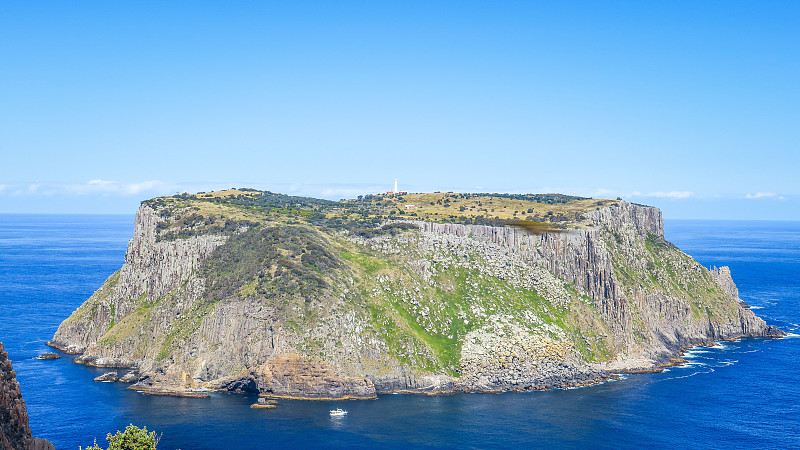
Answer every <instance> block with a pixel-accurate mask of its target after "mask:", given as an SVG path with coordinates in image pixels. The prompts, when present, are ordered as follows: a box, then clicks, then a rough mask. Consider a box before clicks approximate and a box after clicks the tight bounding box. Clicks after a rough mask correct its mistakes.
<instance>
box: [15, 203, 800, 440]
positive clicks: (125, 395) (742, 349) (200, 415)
mask: <svg viewBox="0 0 800 450" xmlns="http://www.w3.org/2000/svg"><path fill="white" fill-rule="evenodd" d="M666 230H667V231H666V234H667V239H669V240H670V241H672V242H674V243H676V244H677V245H678V246H679V247H680V248H681V249H683V250H684V251H685V252H687V253H689V254H690V255H692V256H694V257H695V259H697V260H698V261H700V263H702V264H704V265H706V266H710V265H717V266H721V265H729V266H730V267H731V269H732V271H733V277H734V280H735V281H736V283H737V284H738V286H739V290H740V292H741V297H742V298H743V299H744V300H745V301H746V302H747V303H749V304H750V305H752V306H753V307H754V308H756V309H755V311H756V313H757V314H759V315H761V316H762V317H764V318H765V319H766V320H767V322H768V323H770V324H773V325H777V326H778V327H780V328H782V329H783V330H785V331H787V332H790V333H793V334H795V335H796V333H798V328H799V327H798V323H800V300H799V299H798V293H800V222H740V221H730V222H728V221H667V223H666ZM132 232H133V217H132V216H90V215H79V216H62V215H53V216H48V215H2V214H0V341H2V342H3V343H4V344H5V348H6V351H7V352H8V353H9V354H10V357H11V359H12V360H13V362H14V368H15V369H16V371H17V378H18V380H19V382H20V384H21V386H22V393H23V396H24V398H25V401H26V403H27V405H28V412H29V414H30V422H31V428H32V429H33V432H34V435H36V436H41V437H45V438H47V439H49V440H50V441H51V442H53V443H54V444H55V446H56V448H58V449H77V448H78V446H79V445H80V446H84V447H85V446H87V445H89V444H91V443H92V442H93V439H94V438H97V440H98V443H100V444H105V439H104V436H105V433H107V432H113V431H115V430H117V429H123V428H124V427H125V426H126V425H128V424H129V423H134V424H136V425H138V426H147V428H148V429H149V430H156V431H158V432H159V433H163V437H162V440H161V443H160V445H159V448H161V449H173V448H182V449H184V450H188V449H214V448H231V449H233V448H243V449H244V448H247V449H250V448H253V449H254V448H310V447H336V448H396V447H403V448H409V447H410V448H430V447H433V448H531V447H534V448H540V447H556V448H642V447H649V448H652V447H662V448H667V447H668V448H673V447H678V446H680V447H686V448H725V449H728V448H798V447H800V339H797V337H796V336H794V335H793V336H790V337H787V338H784V339H777V340H764V339H743V340H740V341H738V342H730V343H723V344H721V345H718V346H716V347H714V348H703V349H695V350H693V351H691V352H690V353H689V355H688V358H687V359H688V360H689V363H688V364H686V365H684V366H683V367H676V368H672V369H669V370H668V371H665V372H664V373H658V374H643V375H631V376H628V377H627V378H625V379H623V380H620V381H615V382H610V383H606V384H602V385H599V386H594V387H589V388H582V389H571V390H554V391H546V392H530V393H503V394H460V395H449V396H439V397H423V396H417V395H383V396H381V397H380V398H378V399H377V400H369V401H348V402H301V401H286V402H284V403H285V404H284V405H282V406H280V407H279V408H278V409H274V410H252V409H250V407H249V406H250V404H251V403H253V402H254V401H255V397H254V396H248V395H234V394H215V395H213V396H212V397H211V398H208V399H180V398H169V397H152V396H146V395H142V394H138V393H135V392H130V391H126V390H124V387H125V385H123V384H121V383H96V382H93V381H92V378H93V377H95V376H97V375H98V374H100V373H102V370H100V369H92V368H87V367H84V366H81V365H77V364H72V363H71V358H69V357H66V358H62V359H60V360H56V361H39V360H36V359H34V358H35V357H36V356H37V355H39V354H40V353H42V352H45V351H48V350H50V349H49V348H48V347H47V346H46V345H45V342H46V341H47V340H48V339H49V338H50V337H52V336H53V333H54V332H55V330H56V328H57V327H58V324H59V323H60V322H61V321H62V320H63V319H65V318H66V317H67V316H69V314H70V313H71V312H72V311H73V310H75V308H77V307H78V305H80V304H81V303H82V302H83V301H84V300H85V299H86V298H88V297H89V296H90V295H91V294H92V292H93V291H94V290H95V289H97V288H98V287H99V286H100V284H101V283H102V282H103V280H105V278H106V277H108V276H109V275H110V274H111V273H113V272H114V271H115V270H117V269H118V268H119V267H120V266H121V265H122V262H123V259H124V254H125V248H126V245H127V242H128V239H130V237H131V236H132ZM335 407H342V408H344V409H347V410H348V411H349V412H350V413H349V414H348V415H347V416H345V417H341V418H331V417H330V416H329V415H328V413H327V411H328V410H329V409H331V408H335Z"/></svg>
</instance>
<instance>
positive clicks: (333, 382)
mask: <svg viewBox="0 0 800 450" xmlns="http://www.w3.org/2000/svg"><path fill="white" fill-rule="evenodd" d="M253 381H254V382H255V386H256V387H257V389H258V391H259V392H261V393H265V394H269V395H272V396H275V397H284V398H308V399H319V400H325V399H356V398H362V399H363V398H375V386H374V385H373V384H372V382H371V381H370V380H368V379H366V378H356V377H348V376H343V375H341V374H338V373H336V371H335V370H333V369H332V368H331V367H330V365H329V364H328V363H326V362H324V361H315V360H313V359H310V358H303V357H301V356H299V355H286V356H281V357H277V358H274V359H273V360H270V361H268V362H267V363H266V364H264V365H263V366H262V367H261V369H260V370H258V371H257V372H256V373H254V374H253Z"/></svg>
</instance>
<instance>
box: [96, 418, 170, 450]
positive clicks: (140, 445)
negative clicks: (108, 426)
mask: <svg viewBox="0 0 800 450" xmlns="http://www.w3.org/2000/svg"><path fill="white" fill-rule="evenodd" d="M160 439H161V436H160V435H158V436H156V432H155V431H151V432H149V433H148V432H147V427H143V428H139V427H137V426H135V425H133V424H130V425H128V426H127V427H125V431H124V432H120V431H119V430H117V432H116V434H114V435H112V434H111V433H108V434H107V435H106V441H108V448H107V449H106V450H156V446H157V445H158V441H159V440H160ZM86 450H103V448H102V447H100V446H99V445H97V441H96V440H95V442H94V445H92V446H91V447H86Z"/></svg>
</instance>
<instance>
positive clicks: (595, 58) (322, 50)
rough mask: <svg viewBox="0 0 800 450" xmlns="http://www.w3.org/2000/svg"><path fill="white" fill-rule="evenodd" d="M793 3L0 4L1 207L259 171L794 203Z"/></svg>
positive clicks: (743, 214)
mask: <svg viewBox="0 0 800 450" xmlns="http://www.w3.org/2000/svg"><path fill="white" fill-rule="evenodd" d="M798 23H800V3H798V2H792V1H786V2H752V1H703V2H699V1H683V2H682V1H670V2H639V1H631V2H613V1H608V2H533V1H525V2H511V1H501V2H435V1H424V2H412V1H409V2H374V1H363V2H345V1H342V2H195V1H193V2H128V3H123V2H37V3H35V4H34V3H33V2H17V3H11V2H4V3H1V4H0V152H2V164H1V165H0V212H57V213H66V212H88V213H132V212H133V211H135V209H136V208H137V205H138V203H139V202H140V201H141V200H143V199H146V198H150V197H154V196H158V195H171V194H174V193H176V192H184V191H187V192H197V191H208V190H213V189H221V188H227V187H233V186H236V187H244V186H249V187H255V188H261V189H269V190H273V191H277V192H283V193H291V194H297V195H310V196H315V197H325V198H331V199H339V198H349V197H354V196H356V195H358V194H366V193H372V192H378V191H384V190H387V189H390V188H391V187H392V183H393V180H394V178H398V179H399V180H400V187H401V188H402V189H404V190H408V191H412V192H427V191H437V190H438V191H448V190H452V191H461V192H563V193H567V194H575V195H584V196H591V197H598V198H600V197H603V198H607V197H611V198H614V197H617V196H620V197H622V198H625V199H627V200H630V201H634V202H638V203H646V204H651V205H655V206H658V207H660V208H662V209H663V210H664V214H665V217H666V218H698V219H700V218H709V219H746V218H758V219H794V220H799V219H800V183H798V181H797V172H798V169H800V156H798V149H800V106H798V105H800V83H798V81H799V80H800V27H798V25H797V24H798Z"/></svg>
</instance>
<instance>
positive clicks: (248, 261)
mask: <svg viewBox="0 0 800 450" xmlns="http://www.w3.org/2000/svg"><path fill="white" fill-rule="evenodd" d="M433 195H434V194H418V198H417V199H413V198H410V199H409V198H399V199H393V198H388V199H387V198H377V199H364V200H359V201H358V202H355V201H353V202H349V203H348V202H343V203H333V202H325V201H318V200H314V199H302V198H297V197H287V196H280V195H278V194H271V193H262V192H258V191H252V190H241V191H228V192H223V193H211V194H199V195H197V196H188V195H184V196H175V197H171V198H160V199H154V200H152V201H148V202H145V203H144V204H143V205H142V207H141V208H140V209H139V212H138V213H137V218H136V230H135V233H134V237H133V239H132V240H131V242H130V244H129V246H128V252H127V255H126V259H125V264H124V265H123V267H122V268H121V269H120V270H119V271H118V272H117V273H115V274H113V275H111V276H110V277H109V279H108V280H107V281H106V282H105V283H104V284H103V286H101V287H100V289H98V291H97V292H95V294H94V295H93V296H92V297H91V298H90V299H89V300H87V301H86V302H85V303H84V304H83V305H81V307H80V308H78V309H77V310H76V311H75V313H73V314H72V316H70V317H69V318H68V319H67V320H65V321H64V323H62V325H61V326H60V327H59V329H58V331H57V332H56V334H55V336H54V338H53V340H52V341H51V342H50V345H52V346H54V347H56V348H59V349H62V350H64V351H67V352H71V353H78V354H80V356H79V357H78V358H77V361H78V362H82V363H86V364H92V365H97V366H108V367H124V368H128V369H131V370H132V371H134V372H135V373H137V374H138V375H137V376H138V378H139V379H140V380H139V382H138V383H136V384H135V385H134V386H132V388H134V389H140V390H143V391H145V392H152V393H167V394H169V393H172V394H176V395H183V394H186V395H195V393H197V392H199V391H203V390H209V389H211V390H213V389H222V390H241V391H253V392H260V393H264V394H271V395H274V396H280V397H296V398H371V397H374V396H375V395H376V394H378V393H381V392H392V391H395V392H397V391H407V392H425V393H437V392H448V391H495V390H505V389H517V390H525V389H543V388H550V387H556V386H574V385H582V384H590V383H595V382H598V381H601V380H603V379H606V378H607V377H609V376H610V375H611V374H612V373H613V372H619V371H639V370H653V369H657V368H658V367H660V366H661V365H663V364H665V363H668V362H669V361H670V359H671V358H674V357H675V356H677V355H678V354H679V353H680V351H681V350H682V348H685V347H687V346H691V345H698V344H708V343H710V342H713V341H715V340H719V339H733V338H737V337H742V336H779V335H781V334H782V333H781V332H780V331H779V330H777V329H775V328H773V327H769V326H767V325H766V324H765V323H764V321H763V320H761V319H759V318H758V317H756V316H755V315H754V314H753V313H752V312H751V311H750V310H748V309H745V308H743V307H742V305H740V302H739V299H738V297H737V292H736V291H735V285H734V284H733V281H732V279H731V277H730V272H729V271H728V270H727V268H721V269H717V270H715V271H709V270H708V269H706V268H704V267H703V266H701V265H699V264H698V263H697V262H695V261H694V260H693V259H692V258H691V257H689V256H688V255H686V254H684V253H683V252H681V251H680V250H678V249H677V248H676V247H674V246H673V245H672V244H670V243H669V242H667V241H666V240H665V239H664V230H663V223H662V219H661V212H660V211H659V210H658V209H656V208H652V207H647V206H641V205H635V204H631V203H627V202H624V201H611V200H603V201H596V200H591V199H577V198H570V197H566V196H558V195H555V194H547V195H538V196H527V197H526V196H500V195H496V194H495V195H478V194H470V195H464V194H437V195H439V197H438V201H433V200H436V199H437V197H431V196H433ZM426 196H427V197H426ZM409 197H411V196H409ZM519 197H522V198H519ZM409 200H412V201H415V202H419V203H422V202H423V201H428V203H429V204H430V205H431V208H437V207H438V206H437V205H442V208H443V209H442V210H443V211H444V210H447V209H446V208H453V207H455V206H457V207H459V210H460V211H469V210H476V209H477V210H480V208H482V210H483V211H486V210H487V209H488V208H487V206H490V207H491V208H492V211H494V210H495V209H497V210H498V211H500V210H501V208H505V211H507V214H508V216H511V211H512V209H513V211H514V212H513V214H514V216H516V215H517V214H519V212H520V211H523V212H524V211H527V213H529V214H531V215H532V217H537V216H538V214H540V213H539V212H541V214H542V215H543V216H545V217H546V218H547V219H548V220H554V221H559V222H560V223H561V226H564V224H566V227H564V230H563V232H547V233H543V234H539V235H536V234H528V233H527V232H526V231H524V230H523V229H519V228H513V227H503V226H497V225H500V224H501V223H502V220H501V218H500V217H496V218H494V219H492V220H489V219H486V218H485V215H480V216H472V217H470V216H460V217H456V216H453V215H450V216H449V219H443V218H441V217H440V218H439V222H434V221H432V220H435V219H436V217H437V216H438V215H439V212H436V213H434V212H433V211H434V209H431V210H430V212H428V215H427V216H422V218H425V219H428V220H419V219H420V215H418V214H417V213H414V215H404V214H407V213H403V209H402V203H403V202H408V201H409ZM429 200H430V201H429ZM392 202H394V203H392ZM470 202H472V203H470ZM515 202H516V203H515ZM453 205H455V206H453ZM495 207H496V208H495ZM392 208H395V209H392ZM420 209H422V208H420ZM436 211H438V210H436ZM545 211H546V213H545ZM420 214H422V213H420ZM464 214H466V213H464ZM534 214H536V215H537V216H533V215H534ZM387 219H389V220H387ZM455 221H461V222H462V223H454V222H455ZM479 221H484V222H492V224H491V225H481V224H475V222H479ZM464 222H472V223H464Z"/></svg>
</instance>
